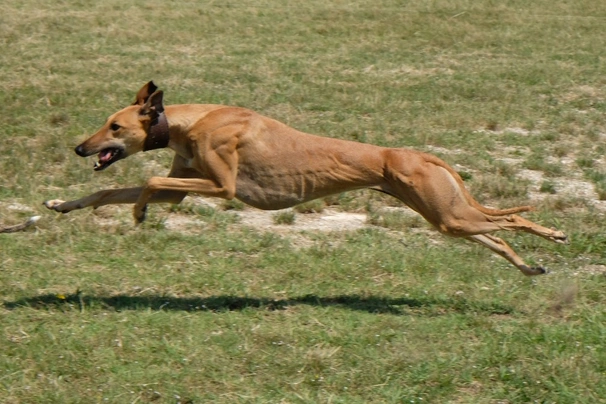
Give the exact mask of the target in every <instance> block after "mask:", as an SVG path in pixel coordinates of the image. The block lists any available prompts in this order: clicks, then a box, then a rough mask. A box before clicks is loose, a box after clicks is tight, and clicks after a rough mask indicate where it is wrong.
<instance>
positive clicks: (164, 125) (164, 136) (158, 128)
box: [143, 111, 170, 151]
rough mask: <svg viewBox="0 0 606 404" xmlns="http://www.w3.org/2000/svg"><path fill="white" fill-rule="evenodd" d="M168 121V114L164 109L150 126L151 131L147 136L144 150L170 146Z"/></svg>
mask: <svg viewBox="0 0 606 404" xmlns="http://www.w3.org/2000/svg"><path fill="white" fill-rule="evenodd" d="M169 138H170V137H169V131H168V121H167V120H166V114H165V113H164V111H162V112H161V113H160V114H159V115H158V117H157V118H156V119H154V121H153V122H152V123H151V125H150V126H149V133H148V134H147V137H146V138H145V143H144V145H143V151H148V150H154V149H162V148H164V147H166V146H168V140H169Z"/></svg>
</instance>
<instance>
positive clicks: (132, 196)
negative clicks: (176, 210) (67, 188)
mask: <svg viewBox="0 0 606 404" xmlns="http://www.w3.org/2000/svg"><path fill="white" fill-rule="evenodd" d="M142 190H143V187H135V188H121V189H106V190H103V191H98V192H95V193H94V194H91V195H88V196H85V197H84V198H80V199H76V200H73V201H68V202H65V201H63V200H61V199H50V200H47V201H44V203H43V204H44V206H46V207H47V208H48V209H51V210H54V211H56V212H60V213H68V212H71V211H72V210H77V209H84V208H88V207H92V208H98V207H99V206H104V205H119V204H128V203H135V202H137V200H138V199H139V196H140V195H141V192H142ZM186 195H187V193H186V192H175V191H162V192H158V193H156V194H154V195H153V196H152V198H151V199H150V200H149V202H152V203H163V202H166V203H179V202H181V201H182V200H183V198H185V196H186Z"/></svg>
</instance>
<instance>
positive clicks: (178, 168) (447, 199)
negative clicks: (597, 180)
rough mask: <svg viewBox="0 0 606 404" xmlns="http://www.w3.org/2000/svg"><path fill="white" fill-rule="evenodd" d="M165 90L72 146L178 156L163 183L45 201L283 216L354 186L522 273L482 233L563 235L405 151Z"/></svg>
mask: <svg viewBox="0 0 606 404" xmlns="http://www.w3.org/2000/svg"><path fill="white" fill-rule="evenodd" d="M162 97H163V93H162V91H158V88H157V87H156V86H155V85H154V83H153V82H151V81H150V82H149V83H147V84H145V85H144V86H143V87H142V88H141V89H140V90H139V92H138V93H137V96H136V99H135V102H134V103H133V104H132V105H130V106H128V107H126V108H124V109H122V110H120V111H118V112H116V113H115V114H113V115H111V116H110V117H109V118H108V120H107V122H106V123H105V124H104V125H103V127H101V129H99V131H98V132H97V133H95V134H94V135H92V136H91V137H89V138H88V139H87V140H86V141H84V142H83V143H82V144H80V145H79V146H77V147H76V149H75V151H76V153H77V154H78V155H79V156H82V157H87V156H92V155H94V154H98V162H97V163H95V166H94V169H95V170H96V171H99V170H104V169H106V168H107V167H109V166H110V165H111V164H113V163H115V162H116V161H118V160H121V159H124V158H126V157H128V156H130V155H133V154H135V153H137V152H141V151H147V150H153V149H158V148H164V147H169V148H171V149H172V150H173V151H174V152H175V157H174V160H173V163H172V167H171V169H170V172H169V174H168V177H151V178H149V179H148V180H147V183H146V184H145V185H144V186H142V187H136V188H123V189H109V190H102V191H98V192H96V193H93V194H91V195H89V196H85V197H83V198H81V199H77V200H73V201H68V202H65V201H62V200H58V199H54V200H47V201H45V202H44V205H45V206H46V207H47V208H49V209H52V210H55V211H57V212H61V213H67V212H70V211H72V210H76V209H83V208H87V207H93V208H97V207H99V206H103V205H109V204H124V203H130V204H134V212H133V213H134V218H135V220H136V221H137V222H138V223H140V222H142V221H143V220H144V219H145V211H146V208H147V204H148V203H160V202H166V203H173V204H177V203H179V202H181V201H182V200H183V198H185V196H186V195H187V194H188V193H189V192H193V193H196V194H200V195H204V196H212V197H219V198H224V199H232V198H237V199H239V200H241V201H242V202H244V203H246V204H248V205H251V206H253V207H256V208H259V209H265V210H274V209H283V208H287V207H291V206H294V205H297V204H300V203H303V202H306V201H309V200H312V199H316V198H321V197H325V196H328V195H331V194H335V193H341V192H345V191H350V190H354V189H362V188H370V189H374V190H377V191H381V192H384V193H386V194H389V195H391V196H393V197H395V198H397V199H399V200H400V201H402V202H403V203H405V204H406V205H408V206H409V207H410V208H412V209H413V210H415V211H416V212H418V213H419V214H421V215H422V216H423V217H424V218H425V219H426V220H427V221H428V222H429V223H431V224H432V225H433V226H434V227H435V228H436V229H437V230H438V231H439V232H441V233H443V234H446V235H449V236H454V237H464V238H467V239H469V240H471V241H474V242H476V243H479V244H481V245H483V246H485V247H487V248H489V249H490V250H492V251H494V252H495V253H497V254H499V255H500V256H502V257H504V258H505V259H507V260H508V261H509V262H511V263H512V264H513V265H515V266H516V267H517V268H518V269H519V270H520V271H522V272H523V273H524V274H525V275H539V274H543V273H545V272H546V270H545V269H544V268H543V267H540V266H536V267H531V266H529V265H527V264H525V263H524V261H523V260H522V259H521V258H520V257H519V256H518V255H517V254H516V253H515V252H514V251H513V250H512V249H511V247H509V246H508V245H507V244H506V243H505V242H504V241H503V240H501V239H500V238H498V237H495V236H493V235H491V234H489V233H492V232H495V231H497V230H521V231H524V232H527V233H531V234H535V235H537V236H541V237H543V238H546V239H548V240H551V241H554V242H556V243H566V242H567V237H566V235H565V234H564V233H562V232H561V231H558V230H554V229H548V228H546V227H543V226H540V225H538V224H536V223H533V222H531V221H529V220H526V219H524V218H522V217H520V216H518V215H516V213H519V212H524V211H529V210H532V207H530V206H520V207H514V208H510V209H504V210H499V209H491V208H487V207H484V206H482V205H480V204H479V203H478V202H477V201H476V200H475V199H474V198H473V197H472V196H471V194H470V193H469V192H468V191H467V190H466V189H465V186H464V185H463V180H462V179H461V177H460V176H459V175H458V174H457V172H456V171H455V170H454V169H453V168H451V167H450V166H449V165H447V164H446V163H445V162H444V161H442V160H440V159H439V158H437V157H435V156H433V155H430V154H426V153H422V152H418V151H414V150H410V149H405V148H385V147H379V146H375V145H371V144H364V143H357V142H353V141H347V140H340V139H333V138H326V137H320V136H314V135H310V134H307V133H303V132H299V131H297V130H295V129H293V128H290V127H288V126H286V125H285V124H283V123H281V122H278V121H275V120H273V119H270V118H267V117H264V116H261V115H259V114H257V113H255V112H253V111H251V110H248V109H245V108H239V107H230V106H224V105H211V104H184V105H167V106H164V105H163V101H162Z"/></svg>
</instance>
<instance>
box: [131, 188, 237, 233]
mask: <svg viewBox="0 0 606 404" xmlns="http://www.w3.org/2000/svg"><path fill="white" fill-rule="evenodd" d="M225 182H226V183H228V185H227V186H219V185H217V184H216V183H215V182H214V181H212V180H208V179H199V178H170V177H151V178H150V179H149V180H148V181H147V185H146V186H145V187H143V189H142V190H141V192H140V194H139V198H138V199H137V203H136V204H135V206H134V209H133V216H134V218H135V221H136V222H137V223H141V222H143V221H144V220H145V211H146V209H147V204H148V203H149V202H153V201H154V200H155V199H156V197H157V195H159V194H161V193H167V192H169V193H188V192H193V193H196V194H201V195H204V196H212V197H217V198H223V199H233V198H234V197H235V195H236V187H235V180H226V181H225Z"/></svg>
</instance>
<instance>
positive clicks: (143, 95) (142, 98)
mask: <svg viewBox="0 0 606 404" xmlns="http://www.w3.org/2000/svg"><path fill="white" fill-rule="evenodd" d="M157 89H158V87H157V86H156V85H155V84H154V82H153V81H150V82H149V83H147V84H145V85H144V86H143V87H141V89H140V90H139V92H138V93H137V96H136V97H135V102H133V105H143V104H145V103H146V102H147V100H149V97H150V96H151V95H152V94H153V93H155V92H156V90H157Z"/></svg>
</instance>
